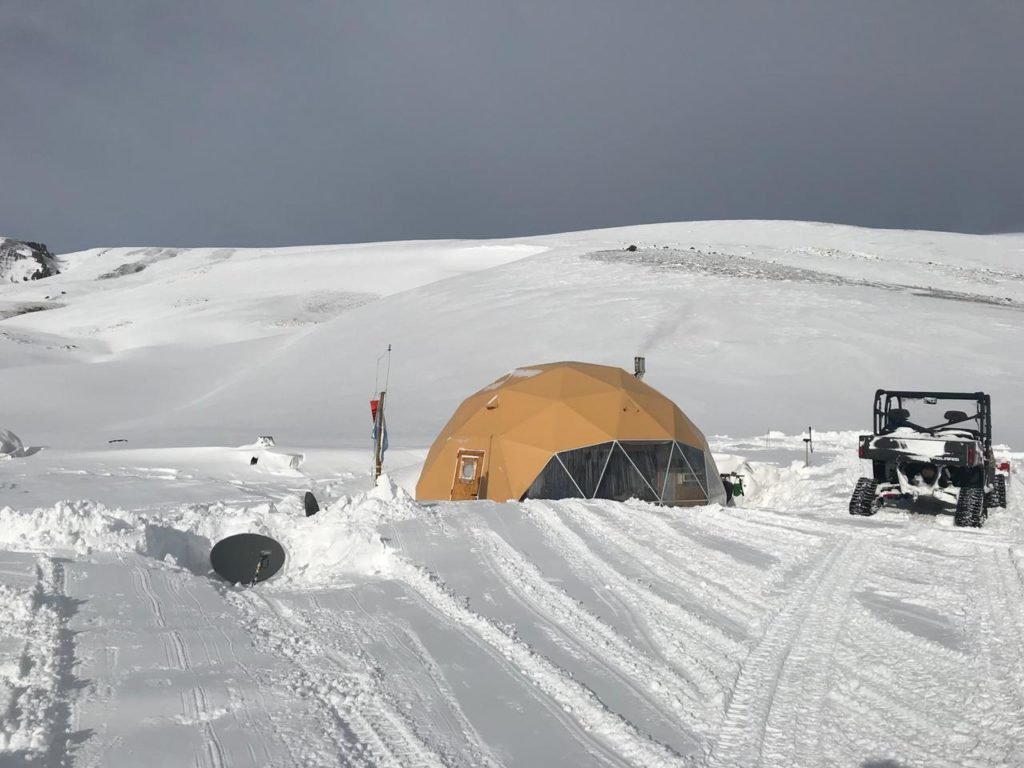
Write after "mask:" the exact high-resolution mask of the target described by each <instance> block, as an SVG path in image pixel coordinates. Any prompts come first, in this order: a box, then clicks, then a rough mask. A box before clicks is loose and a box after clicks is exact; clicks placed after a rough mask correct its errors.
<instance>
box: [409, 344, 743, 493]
mask: <svg viewBox="0 0 1024 768" xmlns="http://www.w3.org/2000/svg"><path fill="white" fill-rule="evenodd" d="M416 498H417V499H421V500H428V499H443V500H448V499H454V500H460V499H493V500H495V501H506V500H509V499H515V500H522V499H564V498H599V499H615V500H619V501H624V500H626V499H629V498H638V499H642V500H644V501H652V502H656V503H661V504H672V505H693V504H707V503H710V502H724V501H725V489H724V488H723V486H722V482H721V479H720V478H719V476H718V469H717V468H716V466H715V461H714V459H713V458H712V456H711V451H710V450H708V444H707V441H706V440H705V439H704V435H703V434H702V433H701V431H700V430H699V429H697V427H695V426H694V424H693V422H691V421H690V420H689V419H688V418H687V417H686V415H685V414H684V413H683V412H682V411H681V410H679V408H678V406H676V404H675V403H673V402H672V401H671V400H669V399H668V398H667V397H665V396H664V395H662V394H661V393H660V392H658V391H657V390H655V389H654V388H653V387H650V386H648V385H647V384H645V383H644V382H643V381H641V380H640V379H639V378H637V377H636V376H633V375H631V374H629V373H627V372H626V371H624V370H622V369H621V368H615V367H611V366H605V365H592V364H589V363H576V362H563V363H549V364H546V365H537V366H532V367H529V368H519V369H517V370H514V371H512V372H511V373H508V374H506V375H505V376H502V377H501V378H500V379H498V380H497V381H495V382H493V383H491V384H488V385H487V386H486V387H484V388H483V389H481V390H480V391H479V392H477V393H475V394H473V395H470V396H469V397H468V398H467V399H466V400H465V401H464V402H463V403H462V405H460V406H459V408H458V410H456V411H455V414H454V415H453V416H452V417H451V419H450V420H449V421H448V423H447V424H446V425H445V427H444V429H442V430H441V433H440V434H439V435H438V437H437V439H436V440H435V441H434V444H433V445H432V446H431V448H430V452H429V453H428V454H427V458H426V461H425V462H424V465H423V470H422V472H421V473H420V479H419V483H418V484H417V485H416Z"/></svg>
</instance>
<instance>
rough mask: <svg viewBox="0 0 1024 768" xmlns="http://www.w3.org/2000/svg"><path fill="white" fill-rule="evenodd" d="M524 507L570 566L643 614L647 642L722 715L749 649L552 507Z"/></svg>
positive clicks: (527, 505)
mask: <svg viewBox="0 0 1024 768" xmlns="http://www.w3.org/2000/svg"><path fill="white" fill-rule="evenodd" d="M562 503H565V502H562ZM525 509H526V514H527V516H528V517H529V518H530V519H531V520H532V521H533V522H534V524H535V525H537V527H538V528H539V529H540V530H541V531H542V533H543V534H544V536H545V537H546V538H547V540H548V541H549V543H550V544H551V546H552V547H553V548H554V550H555V551H556V552H558V553H559V555H561V556H562V557H563V558H564V560H565V561H566V562H567V563H569V565H570V566H572V567H573V568H574V569H575V570H576V571H577V572H580V573H582V574H584V576H585V577H587V578H588V580H589V581H590V582H592V583H594V584H598V585H605V587H606V588H607V590H608V592H609V593H610V594H612V595H615V597H616V598H617V599H618V600H619V601H620V602H621V604H622V606H623V607H624V608H625V609H626V610H628V611H629V612H631V613H633V614H635V615H636V614H638V615H639V618H640V621H639V622H638V623H639V624H642V625H643V626H644V627H645V630H644V631H645V633H646V638H645V639H646V640H647V642H649V643H650V644H651V646H652V647H654V648H656V649H657V650H658V652H659V654H660V655H661V658H662V660H663V661H665V662H666V663H667V664H669V665H671V666H672V667H673V668H674V669H676V670H677V671H678V672H679V673H680V674H682V675H683V676H684V677H685V678H686V679H688V680H689V681H690V682H691V683H692V684H693V685H694V686H695V687H696V689H697V690H698V691H699V692H700V700H702V701H704V702H705V703H706V707H707V708H708V710H709V712H711V711H713V712H715V713H716V714H715V717H716V718H717V717H720V716H721V712H722V710H723V709H724V706H725V696H726V693H727V692H728V691H729V690H730V688H731V683H732V680H733V678H734V677H735V675H736V671H737V670H738V668H739V660H740V658H741V657H742V654H743V652H744V650H745V648H744V646H743V644H742V643H740V642H739V641H738V640H736V639H735V638H733V637H731V636H730V635H728V634H726V633H725V632H724V631H723V630H722V629H721V628H720V627H717V626H715V625H713V624H712V623H711V622H709V621H707V620H705V619H704V618H703V617H701V616H698V615H696V614H695V613H693V612H691V611H689V610H687V609H686V608H685V607H683V606H681V605H679V604H677V603H673V602H672V601H670V600H668V599H666V598H665V597H662V596H661V595H660V594H658V593H657V592H655V591H653V590H651V589H650V587H648V586H647V585H645V584H641V583H638V582H636V581H635V580H633V579H631V578H629V577H627V576H625V575H623V574H622V573H620V572H619V571H618V570H617V569H616V568H615V567H614V566H612V565H610V564H609V563H608V562H606V561H605V560H604V559H603V558H602V557H601V556H600V555H598V554H597V553H596V552H594V550H592V549H591V548H590V545H589V544H588V543H587V542H586V541H584V540H583V538H582V537H581V536H580V535H579V534H578V533H576V531H574V530H573V529H572V528H570V527H569V526H568V525H566V524H565V522H564V521H563V520H562V519H561V517H559V515H558V514H557V513H556V512H555V511H554V509H552V508H551V507H550V506H548V505H547V504H543V503H541V502H527V504H526V505H525Z"/></svg>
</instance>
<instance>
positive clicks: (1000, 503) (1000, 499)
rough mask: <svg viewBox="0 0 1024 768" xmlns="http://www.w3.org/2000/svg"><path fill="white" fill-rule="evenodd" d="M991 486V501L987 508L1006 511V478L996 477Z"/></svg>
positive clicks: (1003, 476) (1002, 476)
mask: <svg viewBox="0 0 1024 768" xmlns="http://www.w3.org/2000/svg"><path fill="white" fill-rule="evenodd" d="M992 485H993V486H994V487H993V489H992V496H993V500H992V503H991V504H989V506H990V507H1001V508H1003V509H1006V476H1005V475H996V477H995V480H993V481H992Z"/></svg>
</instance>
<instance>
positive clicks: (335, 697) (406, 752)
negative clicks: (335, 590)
mask: <svg viewBox="0 0 1024 768" xmlns="http://www.w3.org/2000/svg"><path fill="white" fill-rule="evenodd" d="M228 599H229V600H230V601H231V602H233V603H234V604H235V605H236V606H237V607H238V608H239V609H240V610H241V611H242V612H243V614H244V615H245V616H246V619H247V621H248V623H249V625H250V628H251V629H252V631H253V632H254V633H255V634H256V636H257V638H259V639H261V640H262V644H263V645H265V647H266V648H267V649H268V650H269V651H270V652H271V653H273V654H274V655H276V656H278V657H283V658H284V659H286V660H288V661H290V662H292V663H293V664H294V665H295V668H296V672H297V677H298V680H297V681H296V682H297V683H298V685H297V686H295V685H294V684H293V687H297V688H298V689H299V691H300V692H303V693H306V694H309V695H312V696H313V697H315V698H316V699H317V700H318V701H320V702H321V703H322V704H323V707H324V709H326V710H327V711H329V712H330V713H331V715H332V718H333V721H334V723H335V725H336V726H337V730H338V731H339V735H340V738H339V739H338V740H335V741H333V742H332V746H333V747H334V748H335V749H336V750H340V752H341V757H342V758H343V764H344V765H347V766H348V765H351V766H365V767H366V768H447V765H448V763H446V762H445V761H444V760H443V758H442V756H441V755H439V754H437V753H436V752H435V751H434V750H433V748H432V747H431V746H429V745H428V744H427V743H426V742H425V741H424V740H423V739H421V738H420V736H419V735H418V734H416V733H415V731H414V730H413V728H412V726H411V725H410V724H409V722H408V721H407V720H406V719H405V716H404V715H402V714H400V713H399V712H398V711H397V710H396V709H395V708H394V707H393V706H392V704H391V702H389V701H388V698H387V695H386V693H385V691H384V689H383V678H382V673H381V671H380V670H378V669H376V668H375V667H374V666H373V664H372V661H369V662H368V660H367V658H365V657H357V656H354V655H352V654H350V653H349V652H348V651H347V650H345V649H342V648H340V647H336V646H335V645H334V640H333V638H332V637H331V635H330V633H329V632H324V631H322V630H321V629H320V628H319V627H318V626H317V624H316V623H315V622H311V621H309V620H307V619H306V618H305V617H303V616H302V615H300V614H298V613H296V612H294V611H292V610H290V609H289V608H288V607H287V606H285V605H284V604H283V603H281V602H280V601H279V600H276V599H274V598H270V597H266V596H262V595H256V594H255V593H248V592H245V593H243V592H230V593H228ZM257 603H258V605H257ZM325 659H326V660H327V661H329V662H330V663H329V665H328V668H327V669H325V665H324V660H325Z"/></svg>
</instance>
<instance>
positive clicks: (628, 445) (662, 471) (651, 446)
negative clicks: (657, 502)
mask: <svg viewBox="0 0 1024 768" xmlns="http://www.w3.org/2000/svg"><path fill="white" fill-rule="evenodd" d="M619 445H620V446H622V450H623V451H625V452H626V455H627V456H628V457H629V458H630V460H631V461H632V462H633V465H634V466H635V467H636V468H637V469H638V470H640V474H641V475H643V476H644V479H645V480H646V481H647V482H648V483H650V485H651V487H652V488H653V489H654V492H655V493H656V494H657V495H658V499H661V497H662V493H663V492H664V489H665V477H666V475H667V474H668V468H669V459H670V458H671V456H672V441H670V440H665V441H652V440H643V441H620V442H619Z"/></svg>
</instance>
